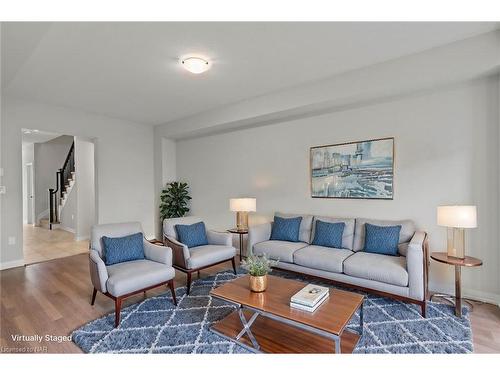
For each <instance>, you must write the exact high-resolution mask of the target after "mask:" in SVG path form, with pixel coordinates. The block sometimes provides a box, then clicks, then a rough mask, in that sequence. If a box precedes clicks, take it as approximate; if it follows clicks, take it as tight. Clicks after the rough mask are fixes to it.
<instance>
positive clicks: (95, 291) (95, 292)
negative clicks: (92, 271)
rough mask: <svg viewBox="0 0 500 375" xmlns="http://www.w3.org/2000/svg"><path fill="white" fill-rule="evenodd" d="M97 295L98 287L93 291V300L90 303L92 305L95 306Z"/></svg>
mask: <svg viewBox="0 0 500 375" xmlns="http://www.w3.org/2000/svg"><path fill="white" fill-rule="evenodd" d="M96 295H97V289H96V288H94V291H93V292H92V301H91V302H90V304H91V305H92V306H94V302H95V296H96Z"/></svg>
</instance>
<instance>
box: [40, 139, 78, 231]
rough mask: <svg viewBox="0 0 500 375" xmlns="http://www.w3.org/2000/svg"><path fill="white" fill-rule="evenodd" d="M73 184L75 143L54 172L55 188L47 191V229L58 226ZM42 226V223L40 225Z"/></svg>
mask: <svg viewBox="0 0 500 375" xmlns="http://www.w3.org/2000/svg"><path fill="white" fill-rule="evenodd" d="M74 184H75V143H74V142H73V143H72V144H71V147H70V149H69V151H68V155H67V156H66V160H65V161H64V164H63V167H62V168H60V169H59V170H58V171H57V172H56V188H55V189H49V219H48V227H49V229H50V230H52V229H53V228H54V227H55V226H56V225H59V224H60V221H59V220H60V217H61V211H62V209H63V208H64V206H65V204H66V201H67V200H68V195H69V193H70V192H71V190H72V189H73V186H74ZM41 225H42V226H43V223H41Z"/></svg>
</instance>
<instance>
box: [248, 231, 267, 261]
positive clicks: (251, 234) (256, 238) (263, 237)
mask: <svg viewBox="0 0 500 375" xmlns="http://www.w3.org/2000/svg"><path fill="white" fill-rule="evenodd" d="M270 237H271V223H264V224H259V225H254V226H252V227H250V228H248V243H247V254H248V255H250V254H252V253H253V245H255V244H257V243H259V242H264V241H268V240H269V238H270Z"/></svg>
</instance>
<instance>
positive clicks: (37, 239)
mask: <svg viewBox="0 0 500 375" xmlns="http://www.w3.org/2000/svg"><path fill="white" fill-rule="evenodd" d="M22 143H23V144H22V168H23V252H24V262H25V264H33V263H39V262H44V261H48V260H51V259H57V258H62V257H66V256H72V255H76V254H81V253H86V252H88V248H89V245H88V240H89V236H90V228H91V226H92V225H93V224H94V223H96V193H95V191H96V189H95V181H96V180H95V143H94V140H93V139H90V138H84V137H78V136H71V135H65V134H56V133H49V132H45V131H41V130H36V129H22Z"/></svg>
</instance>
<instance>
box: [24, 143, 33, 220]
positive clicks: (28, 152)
mask: <svg viewBox="0 0 500 375" xmlns="http://www.w3.org/2000/svg"><path fill="white" fill-rule="evenodd" d="M34 146H35V145H34V144H33V143H24V144H23V148H22V168H23V172H22V173H23V223H27V222H28V186H27V183H28V180H27V173H26V169H27V167H26V165H28V164H31V165H32V170H33V171H34V168H33V162H34V159H33V155H34ZM33 175H34V173H33V174H32V176H31V178H32V179H33V177H34V176H33ZM32 183H33V181H32ZM32 185H33V184H32ZM33 190H34V189H33ZM32 193H33V197H34V196H35V192H34V191H33V192H32ZM32 202H33V204H34V198H33V201H32ZM34 220H35V218H33V221H34Z"/></svg>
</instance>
